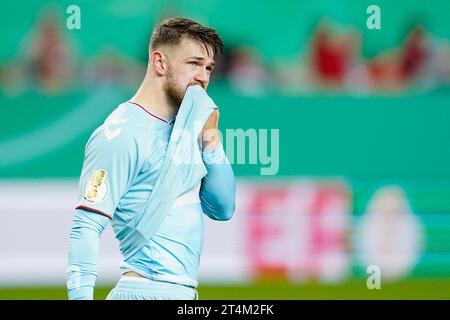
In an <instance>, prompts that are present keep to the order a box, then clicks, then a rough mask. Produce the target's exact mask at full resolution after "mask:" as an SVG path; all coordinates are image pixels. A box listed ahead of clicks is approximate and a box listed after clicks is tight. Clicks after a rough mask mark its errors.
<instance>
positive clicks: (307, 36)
mask: <svg viewBox="0 0 450 320" xmlns="http://www.w3.org/2000/svg"><path fill="white" fill-rule="evenodd" d="M71 4H72V3H65V2H64V3H61V2H50V1H38V0H33V1H27V2H24V1H15V2H11V3H6V2H2V3H1V4H0V18H1V19H0V20H1V21H2V24H3V26H4V27H3V28H1V31H0V34H1V39H2V45H1V46H0V85H1V87H0V118H1V119H2V120H3V122H2V126H1V127H0V157H1V159H0V179H1V180H2V181H3V182H5V183H7V182H8V181H16V180H24V181H28V180H33V181H39V180H46V179H56V180H76V179H77V178H78V175H79V173H80V170H81V166H82V161H83V156H84V145H85V143H86V141H87V139H88V137H89V135H90V134H91V132H92V131H93V130H94V129H95V128H96V127H97V126H99V125H100V124H102V122H103V120H104V119H105V117H106V116H107V115H108V114H109V113H110V112H111V111H112V110H113V108H115V106H117V105H118V104H120V103H121V102H123V101H125V100H127V99H129V98H130V97H131V96H132V95H133V94H134V92H135V90H136V89H137V87H138V85H139V84H140V81H141V80H142V77H143V75H144V72H145V67H146V59H147V54H148V52H147V46H148V41H149V37H150V32H151V29H152V27H153V26H154V24H155V23H156V22H158V21H160V20H161V19H162V18H165V17H169V16H185V17H189V18H192V19H196V20H198V21H199V22H202V23H204V24H206V25H208V26H210V27H213V28H216V30H217V32H218V33H219V34H220V35H221V37H222V39H223V41H224V43H225V47H226V52H225V55H224V57H221V58H220V60H219V61H218V68H217V71H216V74H215V75H214V76H213V79H212V82H211V85H210V88H209V90H208V93H209V94H210V95H211V97H213V98H214V100H215V102H216V103H217V105H219V106H220V107H221V110H222V111H221V122H220V128H221V129H222V130H223V131H225V130H226V129H230V128H231V129H233V128H234V129H236V128H242V129H244V130H247V129H256V130H258V129H269V130H270V129H278V130H279V170H278V172H277V174H276V175H275V176H260V166H259V165H258V164H234V165H233V169H234V172H235V174H236V175H237V177H238V178H239V179H242V181H245V180H246V179H257V181H263V182H267V181H273V180H276V181H287V180H292V179H294V180H295V179H296V178H305V177H306V178H312V179H324V178H327V177H330V178H333V177H342V178H344V179H345V181H347V182H348V185H349V186H350V187H349V188H350V193H351V197H350V198H349V201H350V207H351V216H352V219H351V220H350V227H349V229H350V231H349V235H350V236H351V235H352V234H354V232H353V231H354V230H353V226H354V225H356V223H357V221H359V220H358V219H359V217H361V216H363V215H364V213H365V210H366V208H367V207H368V204H369V202H370V199H371V198H372V196H373V195H374V192H375V191H376V190H378V189H379V188H381V187H383V186H388V185H396V186H400V187H401V188H402V189H403V190H404V191H405V192H406V194H407V201H408V202H409V204H410V205H411V208H412V211H413V212H414V214H415V216H417V217H418V218H419V221H420V224H421V226H422V227H423V230H424V239H425V240H424V243H423V246H422V249H421V250H420V252H418V253H417V254H418V256H419V258H418V260H417V262H416V263H414V265H413V266H412V268H411V270H410V271H409V272H408V273H407V274H406V275H403V276H402V277H400V278H399V279H396V280H394V281H391V282H389V283H388V284H386V285H385V286H384V285H382V288H383V289H382V290H368V289H367V287H366V285H365V277H366V273H365V266H363V265H361V264H360V263H359V262H358V261H357V259H356V258H355V257H354V254H353V247H352V246H353V244H354V243H353V242H352V241H350V243H349V246H350V248H349V249H348V251H349V254H350V255H351V256H352V264H351V272H350V276H349V277H347V278H346V279H345V280H342V281H340V283H338V284H334V285H326V284H322V283H320V282H319V283H304V284H298V283H292V282H289V281H288V282H283V281H275V282H270V281H269V282H265V281H266V279H264V278H263V279H259V280H258V281H257V284H254V283H253V284H252V283H250V284H243V285H242V286H240V287H239V286H233V285H231V284H230V285H224V284H221V285H216V286H215V285H212V284H211V285H209V284H206V285H203V286H201V287H200V289H199V293H200V298H204V299H228V298H245V299H264V298H268V299H270V298H273V299H277V298H280V299H289V298H291V299H303V298H306V299H309V298H312V299H316V298H324V299H327V298H330V299H340V298H341V299H360V298H364V299H365V298H367V299H372V298H373V299H392V298H397V299H398V298H406V299H407V298H413V299H414V298H417V299H422V298H424V299H427V298H436V299H441V298H444V299H448V298H450V166H449V163H450V148H449V141H450V109H449V108H450V104H449V102H450V99H449V98H450V87H449V84H450V45H449V39H450V21H449V19H448V12H450V3H449V2H448V1H444V0H442V1H441V0H430V1H426V2H425V1H420V0H414V1H408V2H405V1H381V0H379V1H368V0H348V1H331V0H330V1H328V0H317V1H315V2H311V1H290V0H289V1H288V0H279V1H276V2H274V1H267V2H264V3H261V2H260V1H244V2H241V1H229V0H228V1H224V0H212V1H194V0H182V1H181V0H179V1H143V0H129V1H118V0H114V1H108V2H100V1H77V2H76V3H73V4H75V5H77V6H79V8H80V17H81V28H80V29H74V30H70V29H69V28H68V27H67V25H66V23H67V19H68V17H70V16H71V14H70V13H67V12H66V9H67V7H68V6H69V5H71ZM372 4H376V5H378V6H379V8H380V9H381V29H379V30H370V29H369V28H368V27H367V25H366V21H367V19H368V17H369V16H370V14H368V13H367V12H366V9H367V8H368V7H369V5H372ZM19 17H20V18H19ZM319 29H320V30H322V32H323V33H322V35H323V34H326V36H323V37H321V36H320V35H319V32H318V30H319ZM324 30H325V31H324ZM330 61H331V62H330ZM94 106H95V107H94ZM259 179H260V180H259ZM0 210H1V209H0ZM0 212H2V214H7V213H8V212H6V210H2V211H0ZM5 228H6V227H5ZM354 241H357V240H354ZM6 264H7V261H3V264H1V265H0V267H2V266H5V265H6ZM260 282H261V283H260ZM8 288H9V289H8ZM106 290H107V289H102V288H98V290H97V295H96V297H97V298H99V299H101V298H104V297H105V296H106V294H107V291H106ZM47 298H48V299H65V289H64V288H63V285H62V286H61V287H58V288H55V289H48V288H45V287H44V288H40V287H37V288H36V287H35V288H27V286H25V287H23V288H14V286H13V287H12V288H11V286H10V285H7V284H4V285H3V289H2V279H0V299H47Z"/></svg>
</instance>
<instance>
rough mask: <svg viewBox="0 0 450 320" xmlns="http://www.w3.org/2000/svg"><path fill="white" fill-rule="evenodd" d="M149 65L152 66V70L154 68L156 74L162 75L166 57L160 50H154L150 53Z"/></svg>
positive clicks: (165, 66) (164, 70)
mask: <svg viewBox="0 0 450 320" xmlns="http://www.w3.org/2000/svg"><path fill="white" fill-rule="evenodd" d="M150 65H151V66H152V67H153V70H155V72H156V74H157V75H159V76H163V75H165V74H166V70H167V64H166V57H165V56H164V54H163V53H162V52H161V51H158V50H155V51H153V52H152V53H151V55H150Z"/></svg>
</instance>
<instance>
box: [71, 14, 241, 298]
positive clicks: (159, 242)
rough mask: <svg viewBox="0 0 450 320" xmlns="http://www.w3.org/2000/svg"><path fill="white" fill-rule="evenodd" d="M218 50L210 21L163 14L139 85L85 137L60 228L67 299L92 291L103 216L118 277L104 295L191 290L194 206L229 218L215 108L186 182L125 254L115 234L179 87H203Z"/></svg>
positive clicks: (137, 201) (170, 121)
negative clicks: (202, 170) (69, 215)
mask: <svg viewBox="0 0 450 320" xmlns="http://www.w3.org/2000/svg"><path fill="white" fill-rule="evenodd" d="M222 51H223V44H222V41H221V39H220V37H219V36H218V35H217V34H216V32H215V30H214V29H211V28H208V27H205V26H202V25H201V24H199V23H197V22H195V21H193V20H190V19H185V18H171V19H166V20H164V21H162V22H161V23H160V24H159V25H158V26H156V27H155V29H154V30H153V33H152V37H151V41H150V46H149V61H148V67H147V73H146V75H145V78H144V80H143V82H142V84H141V86H140V88H139V89H138V91H137V92H136V94H135V95H134V96H133V97H132V98H131V99H130V100H129V101H126V102H124V103H122V104H120V105H119V106H118V107H117V108H116V109H115V110H114V111H113V112H112V113H111V114H110V115H109V116H108V117H107V118H106V120H105V122H104V123H103V124H102V125H101V126H100V127H98V128H97V129H96V130H95V131H94V132H93V133H92V135H91V136H90V138H89V140H88V142H87V144H86V149H85V158H84V163H83V169H82V173H81V177H80V182H79V197H80V201H79V203H78V205H77V206H76V212H75V215H74V218H73V226H72V230H71V234H70V251H69V257H68V267H67V290H68V296H69V299H93V293H94V286H95V281H96V277H97V263H98V256H99V240H100V236H101V234H102V232H103V230H104V228H105V227H106V226H107V225H108V224H109V222H110V221H111V225H112V228H113V230H114V232H115V234H116V238H117V239H118V240H119V243H120V244H121V246H120V250H121V253H122V255H123V256H124V260H123V262H122V263H121V264H120V268H121V272H122V277H121V278H120V280H119V281H118V283H117V284H116V286H115V288H114V289H113V290H112V291H111V292H110V293H109V295H108V297H107V299H111V300H117V299H120V300H128V299H133V300H134V299H142V300H152V299H183V300H184V299H197V297H198V296H197V291H196V287H197V284H198V282H197V273H198V267H199V263H200V256H201V250H202V243H203V227H204V221H203V218H204V215H207V216H208V217H209V218H212V219H214V220H229V219H230V218H231V217H232V215H233V213H234V208H235V178H234V174H233V171H232V168H231V166H230V163H229V161H228V159H227V158H226V156H225V152H224V150H223V146H222V143H221V140H220V136H219V132H218V121H219V112H218V110H217V109H215V110H214V111H213V112H212V113H211V115H210V116H209V118H208V119H207V120H206V123H205V124H204V126H203V127H200V129H201V133H200V136H199V141H201V142H200V143H199V145H198V148H199V152H201V159H202V161H203V163H204V165H205V167H206V169H207V170H206V171H207V173H206V175H204V177H203V178H201V179H200V180H199V181H198V185H197V186H196V187H195V188H193V189H191V190H189V191H188V192H185V193H183V194H180V195H177V197H178V198H177V199H176V201H175V203H174V204H173V207H172V208H171V209H170V210H169V212H168V214H167V215H166V216H165V217H164V220H163V223H162V225H161V227H160V228H159V229H158V230H156V232H155V233H154V234H153V236H152V237H151V239H150V241H148V242H147V243H145V245H144V246H142V247H140V248H139V249H138V250H134V251H135V252H134V253H133V254H132V255H131V256H129V255H128V256H127V255H125V254H124V250H128V249H129V247H126V246H124V245H123V244H124V241H125V239H127V240H129V239H130V237H128V238H127V236H129V235H130V234H131V233H132V232H133V230H131V228H130V227H129V225H128V223H129V221H130V220H132V219H134V218H135V217H136V216H137V215H139V214H142V210H143V209H144V208H145V204H146V203H147V201H148V199H149V197H150V195H151V193H152V190H153V187H154V186H155V182H156V181H157V179H158V175H159V172H160V169H161V165H162V163H163V160H164V156H165V152H166V149H167V146H168V144H169V141H170V140H169V138H170V136H171V132H172V128H173V126H174V122H175V121H176V115H177V112H178V110H179V108H180V105H181V103H182V101H183V98H184V97H185V92H186V91H187V88H188V87H189V86H191V85H199V86H201V87H202V88H203V89H204V90H206V89H207V87H208V83H209V79H210V75H211V72H212V71H213V68H214V63H215V57H216V55H217V54H218V53H222ZM162 183H164V181H163V182H162ZM166 183H168V182H166ZM129 243H130V242H128V246H132V245H133V241H131V245H130V244H129ZM131 251H133V250H131Z"/></svg>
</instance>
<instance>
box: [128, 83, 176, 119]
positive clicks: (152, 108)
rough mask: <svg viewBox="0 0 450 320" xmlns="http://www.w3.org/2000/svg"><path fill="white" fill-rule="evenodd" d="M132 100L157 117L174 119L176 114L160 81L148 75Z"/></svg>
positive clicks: (174, 107)
mask: <svg viewBox="0 0 450 320" xmlns="http://www.w3.org/2000/svg"><path fill="white" fill-rule="evenodd" d="M132 100H133V101H135V102H137V103H139V104H140V105H142V107H144V108H145V109H146V110H147V111H149V112H151V113H153V114H154V115H156V116H159V117H164V118H175V116H176V115H177V112H178V108H177V107H176V106H175V105H174V104H173V102H172V101H170V99H169V98H168V97H167V95H166V94H165V92H164V88H163V82H162V81H161V79H153V78H151V77H150V76H149V75H148V74H146V75H145V78H144V80H143V81H142V83H141V85H140V87H139V89H138V91H137V92H136V94H135V95H134V96H133V98H132Z"/></svg>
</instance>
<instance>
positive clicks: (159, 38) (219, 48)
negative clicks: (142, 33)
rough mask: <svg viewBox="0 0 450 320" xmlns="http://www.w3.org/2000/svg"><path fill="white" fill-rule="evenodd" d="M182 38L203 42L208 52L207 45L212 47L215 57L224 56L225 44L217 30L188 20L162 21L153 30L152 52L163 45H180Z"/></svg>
mask: <svg viewBox="0 0 450 320" xmlns="http://www.w3.org/2000/svg"><path fill="white" fill-rule="evenodd" d="M182 36H186V37H188V38H191V39H195V40H199V41H201V42H202V43H203V44H204V45H205V47H206V50H208V47H207V46H206V45H210V46H211V47H212V48H213V51H214V56H216V55H217V54H218V53H220V54H223V43H222V40H221V39H220V37H219V35H218V34H217V33H216V30H215V29H212V28H208V27H205V26H202V25H201V24H200V23H198V22H195V21H194V20H191V19H187V18H168V19H165V20H163V21H161V22H160V23H159V24H158V25H157V26H156V27H155V28H154V29H153V32H152V36H151V40H150V50H156V49H157V48H158V47H159V46H161V45H173V44H178V43H179V42H180V39H181V37H182Z"/></svg>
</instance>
